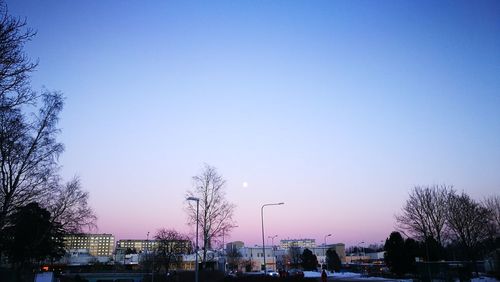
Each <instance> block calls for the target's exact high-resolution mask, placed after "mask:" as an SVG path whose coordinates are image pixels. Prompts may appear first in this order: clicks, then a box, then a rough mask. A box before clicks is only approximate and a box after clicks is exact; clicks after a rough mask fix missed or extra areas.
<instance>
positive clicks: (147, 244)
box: [116, 239, 158, 253]
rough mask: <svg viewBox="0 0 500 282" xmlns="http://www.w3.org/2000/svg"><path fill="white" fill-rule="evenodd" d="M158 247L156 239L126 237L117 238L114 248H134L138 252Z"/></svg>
mask: <svg viewBox="0 0 500 282" xmlns="http://www.w3.org/2000/svg"><path fill="white" fill-rule="evenodd" d="M157 247H158V241H156V240H138V239H137V240H134V239H126V240H118V241H117V242H116V248H117V249H118V248H119V249H125V250H126V249H131V250H135V251H136V252H138V253H142V252H145V251H151V250H153V249H156V248H157Z"/></svg>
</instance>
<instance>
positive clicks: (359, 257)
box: [358, 241, 365, 262]
mask: <svg viewBox="0 0 500 282" xmlns="http://www.w3.org/2000/svg"><path fill="white" fill-rule="evenodd" d="M364 243H365V241H363V242H359V244H358V252H359V246H361V244H364ZM361 248H363V246H361ZM363 251H364V250H363ZM361 253H362V252H360V253H359V254H360V255H359V256H358V259H359V261H360V262H361Z"/></svg>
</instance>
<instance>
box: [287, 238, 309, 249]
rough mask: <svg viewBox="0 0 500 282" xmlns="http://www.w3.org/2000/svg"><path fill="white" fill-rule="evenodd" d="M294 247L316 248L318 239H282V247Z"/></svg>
mask: <svg viewBox="0 0 500 282" xmlns="http://www.w3.org/2000/svg"><path fill="white" fill-rule="evenodd" d="M292 247H299V248H314V247H316V239H285V240H280V248H281V249H289V248H292Z"/></svg>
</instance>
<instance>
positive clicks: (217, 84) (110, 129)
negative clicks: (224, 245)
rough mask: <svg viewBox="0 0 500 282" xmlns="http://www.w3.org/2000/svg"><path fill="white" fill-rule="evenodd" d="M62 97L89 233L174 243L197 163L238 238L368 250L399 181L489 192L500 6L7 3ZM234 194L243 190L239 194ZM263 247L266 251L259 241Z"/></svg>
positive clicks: (498, 90)
mask: <svg viewBox="0 0 500 282" xmlns="http://www.w3.org/2000/svg"><path fill="white" fill-rule="evenodd" d="M7 4H8V6H9V10H10V13H11V14H13V15H15V16H20V17H26V18H27V20H28V23H29V26H31V27H33V28H34V29H36V30H37V31H38V34H37V36H36V37H35V38H34V39H33V41H32V42H30V43H29V44H28V46H27V47H26V50H27V52H28V54H29V56H31V57H33V58H39V60H40V65H39V67H38V70H37V72H36V73H34V75H33V86H34V87H35V88H36V89H42V87H46V88H48V89H53V90H60V91H62V92H63V93H64V94H65V96H66V105H65V109H64V112H63V113H62V116H61V122H60V126H61V128H62V134H61V136H60V137H61V138H60V140H61V141H62V142H63V143H64V144H65V146H66V152H65V153H64V154H63V155H62V156H61V158H60V163H61V165H62V170H61V172H62V174H63V176H64V177H65V179H70V178H71V177H73V176H74V175H77V176H79V177H80V178H81V180H82V183H83V185H84V188H85V189H86V190H88V191H89V192H90V195H91V198H90V204H91V205H92V207H93V208H94V209H95V211H96V213H97V215H98V217H99V221H98V226H99V230H98V231H99V232H106V233H113V234H114V235H115V236H116V237H117V238H118V239H120V238H145V237H146V233H147V232H148V231H150V232H152V233H153V232H154V231H155V230H157V229H158V228H160V227H166V228H175V229H177V230H179V231H182V232H190V230H191V228H190V227H188V226H187V225H186V216H185V212H184V210H183V205H184V196H185V193H186V191H187V190H188V189H191V185H192V182H191V177H192V176H193V175H195V174H197V173H199V172H200V170H201V168H202V166H203V163H205V162H206V163H208V164H211V165H213V166H216V167H217V168H218V170H219V172H220V173H221V174H222V175H223V176H224V177H225V178H226V179H227V198H228V199H229V200H230V201H232V202H234V203H235V204H236V205H237V210H236V216H235V220H236V221H237V224H238V226H239V227H238V228H236V229H235V230H234V232H233V233H232V234H231V235H230V238H229V236H228V238H226V241H228V240H243V241H245V242H246V244H247V245H253V244H258V243H260V242H261V237H260V236H261V233H260V232H261V230H260V207H261V205H262V204H264V203H270V202H280V201H283V202H285V203H286V204H285V205H284V206H279V207H268V208H266V210H265V224H266V235H275V234H276V235H278V239H286V238H301V237H308V238H316V239H317V241H318V243H321V242H323V236H324V235H325V234H328V233H333V237H330V238H329V239H328V242H329V243H333V242H344V243H346V244H348V245H351V244H356V243H358V242H360V241H365V242H367V243H377V242H380V240H383V239H385V238H386V237H387V236H388V235H389V233H390V232H391V231H392V230H393V229H394V223H395V221H394V215H395V214H396V213H398V212H399V210H400V209H401V207H402V205H403V203H404V201H405V200H406V199H407V196H408V192H409V191H410V189H411V188H412V187H413V186H414V185H428V184H429V185H432V184H449V185H454V186H455V188H457V189H458V190H464V191H466V192H467V193H469V194H471V195H472V196H473V197H474V198H476V199H482V198H483V197H485V196H487V195H492V194H495V193H497V194H498V191H500V2H499V1H481V0H480V1H428V2H426V1H288V0H287V1H258V0H252V1H201V2H191V1H178V2H172V1H98V0H94V1H48V0H44V1H7ZM243 182H248V187H243V185H242V183H243ZM275 242H276V241H275Z"/></svg>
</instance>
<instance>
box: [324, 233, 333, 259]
mask: <svg viewBox="0 0 500 282" xmlns="http://www.w3.org/2000/svg"><path fill="white" fill-rule="evenodd" d="M331 236H332V234H327V235H325V237H324V238H323V257H324V260H325V263H326V250H325V249H326V237H331Z"/></svg>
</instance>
